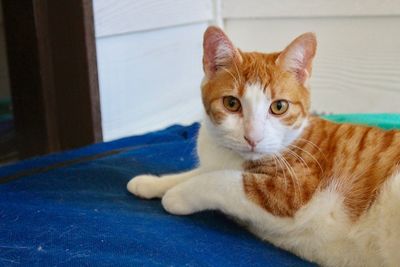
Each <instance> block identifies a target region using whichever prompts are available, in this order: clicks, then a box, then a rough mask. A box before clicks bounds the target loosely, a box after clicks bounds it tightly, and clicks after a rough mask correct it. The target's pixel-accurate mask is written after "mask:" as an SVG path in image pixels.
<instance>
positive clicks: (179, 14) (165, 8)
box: [93, 0, 213, 37]
mask: <svg viewBox="0 0 400 267" xmlns="http://www.w3.org/2000/svg"><path fill="white" fill-rule="evenodd" d="M93 5H94V16H95V27H96V35H97V36H98V37H102V36H107V35H115V34H122V33H128V32H137V31H144V30H151V29H158V28H164V27H169V26H176V25H184V24H191V23H197V22H205V21H209V20H212V18H213V6H212V0H135V1H132V0H94V1H93Z"/></svg>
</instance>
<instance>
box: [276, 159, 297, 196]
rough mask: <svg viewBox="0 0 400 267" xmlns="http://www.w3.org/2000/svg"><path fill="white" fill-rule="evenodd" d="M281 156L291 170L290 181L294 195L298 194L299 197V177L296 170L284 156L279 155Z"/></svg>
mask: <svg viewBox="0 0 400 267" xmlns="http://www.w3.org/2000/svg"><path fill="white" fill-rule="evenodd" d="M281 158H282V160H283V162H284V163H285V164H286V166H287V167H288V169H289V170H290V172H291V176H290V179H291V180H292V183H293V188H294V192H295V197H296V194H298V196H299V197H300V198H301V189H300V184H299V178H298V177H297V174H296V172H295V171H294V170H293V168H292V166H291V164H290V163H289V162H288V161H287V160H286V158H285V157H284V156H281ZM300 201H301V199H300Z"/></svg>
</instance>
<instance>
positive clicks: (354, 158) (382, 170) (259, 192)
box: [244, 117, 400, 220]
mask: <svg viewBox="0 0 400 267" xmlns="http://www.w3.org/2000/svg"><path fill="white" fill-rule="evenodd" d="M399 147H400V131H394V130H392V131H383V130H381V129H378V128H375V127H368V126H359V125H350V124H336V123H333V122H329V121H326V120H323V119H320V118H317V117H313V118H311V119H310V124H309V126H308V127H307V128H306V129H305V131H304V133H303V135H302V136H301V137H300V138H299V139H298V140H296V141H295V142H294V143H293V144H292V145H291V146H290V147H288V148H287V149H286V151H283V152H282V155H281V156H280V157H277V158H266V159H262V160H259V161H249V162H247V163H246V164H245V170H246V173H245V174H244V188H245V191H246V194H247V196H248V197H249V198H250V199H251V200H252V201H254V202H256V203H258V204H259V205H261V206H262V207H263V208H265V209H266V210H268V211H269V212H271V213H272V214H274V215H277V216H293V215H294V214H295V213H296V211H297V210H298V209H300V208H301V207H302V206H303V205H304V204H306V203H307V202H308V201H309V200H310V199H311V197H312V196H313V194H314V193H315V192H316V191H317V190H322V189H326V187H328V186H333V189H334V190H338V191H339V192H340V193H341V194H342V195H343V197H344V203H345V207H346V208H347V211H348V215H349V216H350V217H351V218H352V219H353V220H356V219H357V218H359V216H360V215H362V214H363V213H364V212H365V211H366V210H368V208H369V207H370V206H371V204H372V203H373V201H374V200H375V199H376V197H377V194H379V191H380V189H381V187H382V185H383V184H384V182H385V181H386V180H387V179H388V178H390V177H391V176H392V175H394V174H395V172H396V171H398V165H397V164H396V163H399V162H400V149H399Z"/></svg>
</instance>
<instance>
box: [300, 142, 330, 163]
mask: <svg viewBox="0 0 400 267" xmlns="http://www.w3.org/2000/svg"><path fill="white" fill-rule="evenodd" d="M297 140H299V141H304V142H306V143H308V144H310V145H312V146H313V147H315V148H316V149H318V151H319V152H320V153H321V154H322V156H323V157H324V158H325V160H326V161H327V160H328V159H327V157H326V155H325V153H324V152H323V151H322V149H321V148H320V147H319V146H317V145H316V144H314V143H313V142H312V141H310V140H307V139H304V138H298V139H297Z"/></svg>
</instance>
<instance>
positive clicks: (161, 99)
mask: <svg viewBox="0 0 400 267" xmlns="http://www.w3.org/2000/svg"><path fill="white" fill-rule="evenodd" d="M94 11H95V24H96V35H97V56H98V68H99V81H100V98H101V109H102V126H103V136H104V139H105V140H111V139H115V138H119V137H123V136H127V135H132V134H139V133H144V132H147V131H151V130H156V129H160V128H163V127H167V126H169V125H171V124H173V123H184V124H189V123H192V122H194V121H198V120H199V119H200V118H201V114H202V105H201V99H200V89H199V85H200V81H201V79H202V67H201V58H202V55H201V53H202V35H203V32H204V30H205V29H206V28H207V25H208V23H209V21H211V20H212V19H213V6H212V2H211V0H201V1H198V0H182V1H165V0H164V1H162V0H152V1H146V0H139V1H131V0H118V1H110V0H95V1H94Z"/></svg>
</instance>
